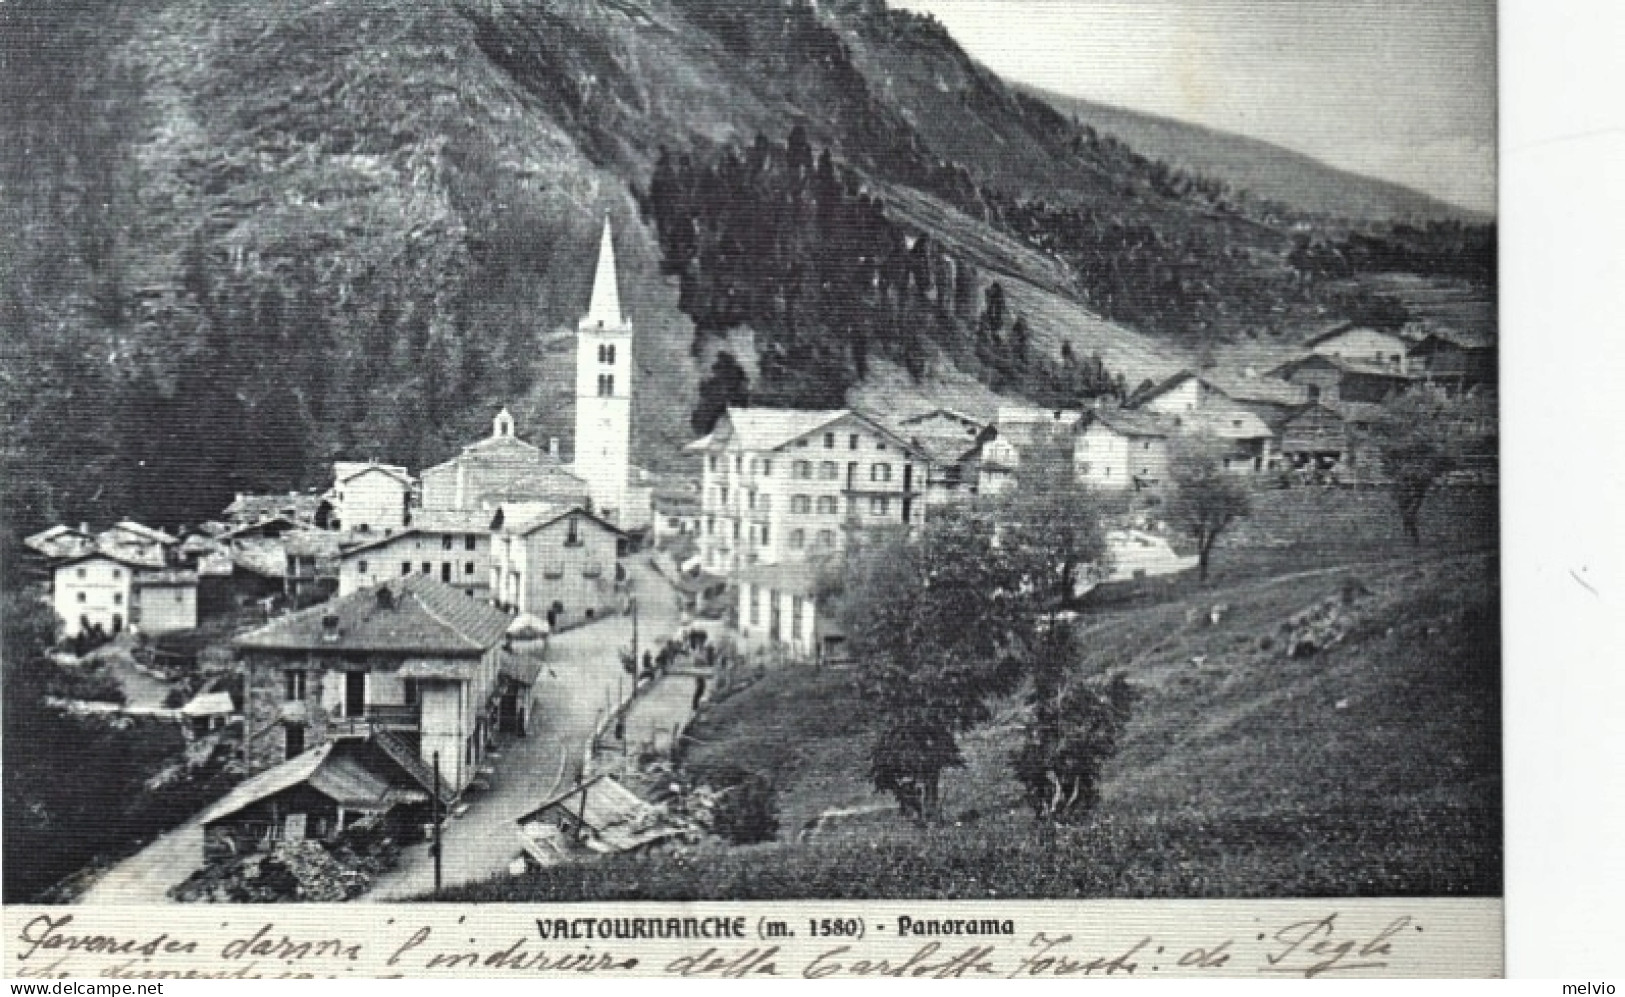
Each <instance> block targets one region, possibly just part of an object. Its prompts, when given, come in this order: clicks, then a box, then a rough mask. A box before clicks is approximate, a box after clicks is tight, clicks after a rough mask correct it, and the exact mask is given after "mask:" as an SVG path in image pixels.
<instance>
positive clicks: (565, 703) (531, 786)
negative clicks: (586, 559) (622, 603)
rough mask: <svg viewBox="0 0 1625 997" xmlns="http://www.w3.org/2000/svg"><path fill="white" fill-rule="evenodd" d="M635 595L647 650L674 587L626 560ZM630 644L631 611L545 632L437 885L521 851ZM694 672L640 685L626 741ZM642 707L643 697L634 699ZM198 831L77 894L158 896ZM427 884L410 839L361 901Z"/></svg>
mask: <svg viewBox="0 0 1625 997" xmlns="http://www.w3.org/2000/svg"><path fill="white" fill-rule="evenodd" d="M623 563H625V564H626V567H627V572H628V577H629V578H630V579H631V582H632V591H633V592H634V593H635V594H636V595H637V598H638V638H639V647H640V649H641V648H645V647H650V646H652V645H653V644H654V642H657V641H661V640H664V639H665V638H667V637H669V636H671V635H672V634H673V633H675V632H676V630H677V627H678V625H679V619H680V614H679V610H678V604H677V600H676V594H675V591H674V590H673V589H672V587H671V585H670V584H669V583H668V582H667V581H666V580H665V579H664V578H662V577H661V576H660V574H659V573H658V572H656V571H655V570H654V569H653V568H652V567H650V565H649V562H648V559H647V557H644V556H636V557H632V558H628V559H627V560H626V561H625V562H623ZM631 642H632V618H631V617H630V616H612V617H609V618H607V619H604V620H600V621H598V622H596V623H592V624H589V625H587V626H584V627H579V628H577V629H575V630H570V631H567V632H565V633H562V634H560V635H558V636H557V637H555V638H553V640H552V642H551V646H550V647H549V648H548V650H547V665H546V667H544V668H543V669H542V672H541V675H540V677H539V678H538V679H537V683H536V689H535V697H534V699H533V701H532V709H533V711H534V712H533V721H532V724H533V726H532V730H531V733H530V736H529V737H527V738H523V739H514V740H511V741H509V742H508V743H507V744H506V745H505V747H504V748H503V750H502V752H501V756H500V757H498V758H494V759H492V760H491V763H490V764H491V765H492V766H493V767H494V768H495V770H496V774H495V778H494V779H493V780H492V786H491V788H490V789H489V790H485V791H479V792H471V793H469V794H466V795H465V797H464V802H466V803H468V804H469V809H468V811H467V812H466V813H464V814H463V816H461V817H456V818H449V819H447V821H446V825H445V837H444V843H445V850H444V857H443V860H442V882H443V883H444V885H446V886H453V885H457V884H460V883H469V882H474V881H478V880H481V879H486V878H488V877H490V876H494V875H497V874H499V873H502V872H504V871H505V870H506V869H507V867H508V863H509V862H510V861H512V860H513V858H514V857H515V856H516V855H518V854H519V843H518V839H517V837H516V836H515V833H514V832H515V826H514V823H513V821H514V818H516V817H518V816H520V815H521V814H524V813H525V812H527V811H529V810H531V809H532V808H534V807H535V806H536V805H537V804H539V803H541V802H543V801H544V800H545V799H546V798H547V797H548V796H549V795H550V794H552V793H553V792H555V791H556V789H558V788H561V787H563V786H564V785H566V784H567V783H569V782H573V781H574V780H575V777H576V775H577V773H578V772H580V771H581V766H582V762H583V757H584V751H585V748H586V744H587V739H588V737H589V736H591V734H592V732H593V730H594V728H595V727H596V726H597V724H598V723H599V721H600V720H601V719H602V718H603V716H604V715H605V711H606V710H609V709H610V708H612V706H613V704H614V702H615V701H616V697H617V696H620V695H623V694H624V693H625V692H626V691H627V683H629V682H630V676H628V675H627V674H626V672H625V671H624V670H623V669H622V667H621V662H620V651H621V649H622V648H626V647H629V646H630V645H631ZM692 682H693V679H692V678H689V677H686V676H673V677H671V678H668V679H666V680H664V681H663V682H661V683H660V684H659V685H657V686H656V687H655V688H654V689H652V690H650V691H648V692H647V693H646V696H647V697H648V706H647V708H641V709H638V710H635V711H634V712H633V713H632V714H631V715H630V717H629V728H628V730H627V734H628V737H629V739H631V743H633V744H641V743H643V742H645V741H649V740H658V742H659V743H661V744H662V745H663V744H665V743H667V741H668V740H669V735H670V730H671V729H672V726H673V725H674V724H682V723H685V722H686V721H687V719H688V716H689V714H690V712H691V711H690V709H689V707H690V703H691V700H692V695H693V685H692ZM639 705H640V707H642V706H643V703H642V702H641V701H640V704H639ZM202 841H203V839H202V832H201V829H200V828H199V827H198V826H197V825H196V824H195V823H190V822H189V823H187V824H185V825H182V826H181V827H179V828H177V829H176V830H174V831H171V832H170V833H169V834H166V835H164V836H162V837H160V838H158V839H157V840H156V841H154V842H153V843H152V844H151V845H149V846H147V847H146V848H145V849H143V850H141V851H140V852H138V853H136V854H135V855H133V856H131V857H130V858H128V859H125V860H124V861H122V862H120V863H118V864H116V865H114V866H113V867H112V868H111V869H109V870H108V871H107V872H106V873H104V874H103V875H102V876H101V877H100V878H99V879H98V880H97V881H96V883H95V884H94V885H93V886H92V887H91V888H90V889H89V890H87V891H86V892H85V893H84V894H83V895H82V896H81V897H80V898H79V900H78V902H79V903H81V904H85V905H89V906H112V905H125V904H141V903H166V902H169V901H168V897H167V896H166V893H167V891H168V890H169V889H170V887H172V886H175V885H176V884H178V883H180V882H181V881H183V880H184V879H186V877H187V876H189V875H191V873H192V872H193V871H194V870H196V869H197V868H198V867H199V866H200V865H201V863H202ZM433 888H434V859H433V857H432V856H431V855H430V854H429V847H428V845H427V844H415V845H413V846H411V847H409V848H407V849H406V850H405V851H404V852H403V853H402V855H401V863H400V865H399V866H398V867H397V868H396V869H394V870H392V871H391V872H390V873H388V874H386V875H385V876H382V877H380V879H379V880H378V882H377V883H376V884H375V885H374V888H373V889H372V890H371V891H370V892H369V893H368V894H367V895H366V896H364V897H363V898H362V899H364V900H396V899H404V898H407V897H413V896H420V895H424V894H427V893H429V892H430V891H432V890H433Z"/></svg>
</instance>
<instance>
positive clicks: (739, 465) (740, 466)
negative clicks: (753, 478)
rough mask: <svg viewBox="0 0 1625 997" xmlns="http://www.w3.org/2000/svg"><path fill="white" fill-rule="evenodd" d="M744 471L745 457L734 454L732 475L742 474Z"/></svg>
mask: <svg viewBox="0 0 1625 997" xmlns="http://www.w3.org/2000/svg"><path fill="white" fill-rule="evenodd" d="M744 471H745V457H744V455H743V454H734V473H735V474H743V473H744Z"/></svg>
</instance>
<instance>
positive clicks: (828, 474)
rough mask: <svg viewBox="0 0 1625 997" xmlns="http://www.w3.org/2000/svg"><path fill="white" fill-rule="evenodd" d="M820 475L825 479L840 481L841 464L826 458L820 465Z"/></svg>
mask: <svg viewBox="0 0 1625 997" xmlns="http://www.w3.org/2000/svg"><path fill="white" fill-rule="evenodd" d="M818 477H819V478H820V479H821V480H823V481H838V480H840V477H841V468H840V465H838V464H836V463H835V462H834V461H832V460H826V461H824V462H823V463H822V464H819V465H818Z"/></svg>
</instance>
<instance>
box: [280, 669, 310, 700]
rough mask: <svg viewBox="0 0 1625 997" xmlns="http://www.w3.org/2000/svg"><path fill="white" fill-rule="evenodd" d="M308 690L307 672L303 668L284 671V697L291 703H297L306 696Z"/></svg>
mask: <svg viewBox="0 0 1625 997" xmlns="http://www.w3.org/2000/svg"><path fill="white" fill-rule="evenodd" d="M306 691H307V688H306V684H305V672H304V670H303V669H301V668H293V669H289V670H288V671H285V672H283V673H282V698H283V699H284V700H285V701H287V702H289V703H297V702H300V701H302V700H303V699H304V698H305V693H306Z"/></svg>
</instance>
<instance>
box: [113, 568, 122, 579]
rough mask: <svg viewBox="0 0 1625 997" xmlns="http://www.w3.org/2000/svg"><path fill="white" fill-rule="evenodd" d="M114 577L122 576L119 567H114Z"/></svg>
mask: <svg viewBox="0 0 1625 997" xmlns="http://www.w3.org/2000/svg"><path fill="white" fill-rule="evenodd" d="M113 577H114V578H115V579H117V578H119V577H121V576H120V574H119V570H118V569H117V568H114V569H113Z"/></svg>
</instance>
